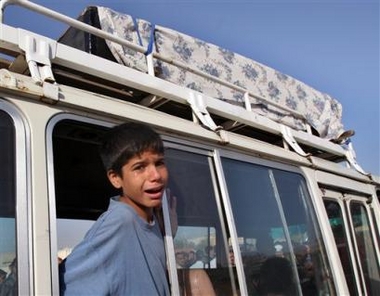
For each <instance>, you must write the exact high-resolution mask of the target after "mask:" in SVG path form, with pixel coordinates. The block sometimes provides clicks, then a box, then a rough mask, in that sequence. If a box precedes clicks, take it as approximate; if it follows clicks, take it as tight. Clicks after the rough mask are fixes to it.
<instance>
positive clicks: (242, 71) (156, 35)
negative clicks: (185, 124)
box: [97, 7, 343, 139]
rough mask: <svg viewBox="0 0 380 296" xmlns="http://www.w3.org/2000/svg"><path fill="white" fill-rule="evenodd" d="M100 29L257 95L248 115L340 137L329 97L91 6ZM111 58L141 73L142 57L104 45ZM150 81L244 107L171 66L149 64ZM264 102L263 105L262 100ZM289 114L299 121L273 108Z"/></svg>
mask: <svg viewBox="0 0 380 296" xmlns="http://www.w3.org/2000/svg"><path fill="white" fill-rule="evenodd" d="M97 9H98V16H99V21H100V27H101V29H102V30H104V31H107V32H109V33H112V34H114V35H116V36H118V37H121V38H124V39H126V40H128V41H130V42H133V43H135V44H138V45H141V46H144V47H146V48H147V50H148V51H149V50H150V49H151V50H154V51H156V52H158V53H160V54H161V55H164V56H165V57H168V58H170V59H173V60H177V61H180V62H182V63H184V64H187V65H189V67H195V68H196V69H198V70H201V71H204V72H205V73H207V74H210V75H213V76H215V77H217V78H219V79H222V80H225V81H227V82H229V83H232V84H234V85H237V86H240V87H242V88H244V89H246V90H247V91H248V92H249V93H251V94H255V96H256V95H257V96H259V99H258V98H255V97H254V96H250V97H249V102H250V105H251V110H252V112H256V113H258V114H260V115H263V116H266V117H268V118H270V119H272V120H274V121H276V122H279V123H283V124H285V125H287V126H289V127H291V128H293V129H296V130H307V125H310V126H311V127H312V128H313V130H314V132H315V133H316V134H318V135H319V136H320V137H322V138H326V139H335V138H337V137H338V136H339V135H340V134H342V132H343V125H342V121H341V117H342V106H341V104H340V103H339V102H338V101H336V100H335V99H334V98H332V97H331V96H329V95H327V94H324V93H322V92H319V91H317V90H315V89H313V88H312V87H310V86H308V85H306V84H304V83H303V82H301V81H299V80H297V79H294V78H293V77H290V76H288V75H285V74H283V73H280V72H278V71H276V70H274V69H272V68H270V67H267V66H265V65H263V64H260V63H258V62H255V61H253V60H251V59H249V58H246V57H244V56H241V55H239V54H236V53H233V52H231V51H229V50H226V49H223V48H221V47H219V46H216V45H213V44H210V43H207V42H204V41H201V40H199V39H196V38H194V37H191V36H188V35H185V34H182V33H179V32H177V31H175V30H172V29H168V28H164V27H161V26H157V25H156V26H154V25H153V24H151V23H150V22H148V21H145V20H142V19H134V18H133V17H132V16H130V15H127V14H122V13H118V12H116V11H113V10H111V9H109V8H105V7H97ZM106 42H107V45H108V47H109V49H110V50H111V52H112V54H113V56H114V57H115V59H116V60H117V61H118V62H119V63H121V64H124V65H126V66H128V67H131V68H134V69H137V70H139V71H143V72H147V63H146V58H145V55H144V54H142V53H138V52H136V51H134V50H131V49H128V48H126V47H124V46H121V45H118V44H116V43H113V42H110V41H106ZM154 63H155V70H156V73H157V74H156V76H157V77H160V78H162V79H164V80H167V81H170V82H173V83H175V84H177V85H181V86H184V87H188V88H191V89H194V90H196V91H199V92H201V93H204V94H207V95H208V96H211V97H214V98H217V99H220V100H223V101H225V102H229V103H231V104H234V105H239V106H241V107H242V108H245V106H246V105H245V100H244V92H242V91H240V90H239V91H238V90H233V89H231V88H229V87H227V86H223V85H221V84H219V83H217V82H213V81H211V80H209V79H207V78H203V77H201V76H199V75H196V74H193V73H192V72H190V71H187V70H185V69H182V68H180V67H177V66H175V65H172V64H169V63H165V62H162V61H158V60H155V61H154ZM263 99H264V100H263ZM271 102H274V103H275V104H277V105H281V106H284V107H286V108H287V109H291V110H295V111H296V112H297V113H299V114H301V115H302V116H303V119H300V118H297V116H294V115H292V113H291V112H288V111H284V110H282V108H278V107H276V106H273V105H272V104H271Z"/></svg>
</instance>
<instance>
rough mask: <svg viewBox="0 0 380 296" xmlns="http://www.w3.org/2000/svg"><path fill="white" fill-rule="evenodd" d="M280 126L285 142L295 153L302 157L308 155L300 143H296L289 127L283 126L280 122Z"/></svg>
mask: <svg viewBox="0 0 380 296" xmlns="http://www.w3.org/2000/svg"><path fill="white" fill-rule="evenodd" d="M280 127H281V134H282V137H283V139H284V140H285V143H286V144H288V145H289V146H290V147H292V148H293V150H294V151H295V152H296V153H298V154H299V155H301V156H304V157H308V156H310V153H306V152H305V151H303V149H302V148H301V147H300V145H298V143H297V141H296V139H294V137H293V135H292V131H291V129H290V127H288V126H285V125H283V124H280Z"/></svg>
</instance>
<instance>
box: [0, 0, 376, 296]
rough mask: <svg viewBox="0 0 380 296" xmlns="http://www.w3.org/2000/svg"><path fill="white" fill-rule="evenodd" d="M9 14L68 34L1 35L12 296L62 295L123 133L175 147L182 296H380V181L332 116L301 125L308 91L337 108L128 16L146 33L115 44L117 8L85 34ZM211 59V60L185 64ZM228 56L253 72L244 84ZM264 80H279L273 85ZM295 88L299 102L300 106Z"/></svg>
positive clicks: (0, 256) (102, 204) (102, 11)
mask: <svg viewBox="0 0 380 296" xmlns="http://www.w3.org/2000/svg"><path fill="white" fill-rule="evenodd" d="M8 4H18V5H21V6H23V7H26V8H28V9H31V10H34V11H37V12H39V13H41V14H43V15H47V16H49V17H52V18H55V19H56V20H57V21H63V22H66V23H67V24H68V25H69V26H70V28H69V29H68V31H67V32H66V33H65V34H64V35H63V36H62V38H61V39H60V40H59V42H57V41H55V40H51V39H49V38H46V37H43V36H40V35H37V34H34V33H33V32H29V31H26V30H22V29H17V28H14V27H11V26H8V25H6V24H4V23H3V24H1V25H0V52H1V53H2V54H3V55H2V58H1V61H0V67H1V69H0V164H1V165H0V269H2V270H4V271H5V272H6V273H7V276H8V278H9V279H12V278H13V280H14V290H13V292H12V293H13V295H58V294H59V279H58V264H59V263H58V260H57V257H60V258H61V259H63V258H64V257H65V256H66V255H67V254H68V253H70V250H71V249H72V248H73V247H74V246H75V245H76V244H77V243H78V242H79V241H80V240H81V239H82V237H83V235H84V234H85V233H86V231H87V229H88V228H89V227H90V226H91V225H92V223H93V222H94V220H96V219H97V217H98V216H99V215H100V214H101V213H102V212H103V211H104V210H105V209H106V207H107V206H108V200H109V197H110V196H112V195H114V194H115V192H114V191H113V188H112V187H111V186H110V184H108V181H107V178H106V174H105V171H104V169H103V167H102V164H101V161H100V158H99V156H98V153H97V148H98V143H99V139H100V137H101V136H102V134H103V133H104V132H106V131H107V129H109V128H110V127H112V126H113V125H115V124H118V123H121V122H126V121H138V122H144V123H148V124H150V125H151V126H152V127H153V128H154V129H155V130H157V131H158V132H159V133H160V134H161V135H162V138H163V139H164V142H165V147H166V163H167V166H168V168H169V172H170V180H169V186H168V189H169V190H170V194H171V195H174V196H175V197H176V198H177V208H176V213H177V217H176V220H177V223H178V230H177V231H176V233H175V234H173V233H171V228H170V226H169V222H170V219H171V218H170V217H169V215H168V213H169V209H168V203H167V199H165V202H164V207H163V212H164V215H165V222H166V225H165V228H166V236H165V243H166V250H167V260H168V275H169V280H170V284H171V290H172V294H173V295H191V294H194V291H193V290H192V289H193V287H194V285H195V284H196V283H195V282H196V281H197V280H198V283H202V284H201V286H199V287H198V289H199V290H200V291H201V290H202V289H203V288H205V287H203V286H202V285H204V283H208V284H210V285H211V290H208V291H209V293H210V291H213V293H214V294H215V295H263V294H264V293H265V292H269V290H270V289H274V290H273V291H272V292H273V293H277V294H278V295H380V251H379V244H380V240H379V236H380V227H379V223H380V205H379V195H380V193H379V192H380V179H379V178H378V177H376V176H373V175H371V174H367V173H365V172H363V170H362V169H361V167H360V165H359V164H358V163H357V162H356V160H355V157H354V155H355V154H354V150H353V147H352V144H351V143H350V141H349V134H350V133H349V132H345V131H344V130H343V129H342V126H341V124H340V122H339V121H338V122H334V121H333V117H334V118H335V119H336V117H335V115H336V114H333V113H327V114H326V113H323V114H314V115H315V117H310V116H308V115H310V114H305V113H304V112H305V109H309V111H310V108H309V106H308V105H307V104H308V103H309V102H308V98H309V95H310V94H311V93H313V96H315V97H314V98H318V99H320V100H322V99H323V100H326V101H324V104H325V105H326V106H327V104H331V106H332V107H331V108H330V109H331V112H335V111H336V110H338V111H339V103H338V102H336V101H335V100H333V99H332V98H330V97H326V96H322V95H321V96H320V95H319V93H318V92H317V91H315V90H311V89H310V88H309V87H308V86H306V85H304V84H303V83H301V82H299V81H296V80H295V79H293V78H291V77H287V76H284V75H280V74H279V73H277V72H276V71H274V70H273V69H270V68H266V67H265V66H263V65H260V64H258V63H255V62H252V61H248V60H245V58H244V57H241V56H238V55H236V54H233V53H230V52H226V51H223V50H221V49H220V48H218V47H216V46H214V45H211V44H208V43H205V42H200V41H199V40H196V39H192V38H191V37H189V36H185V35H183V34H180V33H178V32H174V31H172V30H169V29H166V28H162V27H157V26H156V27H155V28H153V26H151V25H150V24H149V22H146V21H144V20H137V22H136V20H133V19H131V18H129V17H128V16H126V15H119V18H118V20H120V19H122V20H123V22H135V23H136V24H137V27H140V28H142V29H141V31H140V29H136V26H135V27H133V28H134V29H132V31H131V32H130V33H131V36H130V37H131V38H129V39H128V40H129V41H127V39H126V37H125V36H124V37H123V36H120V35H118V34H119V32H118V29H117V28H118V27H117V26H116V25H117V22H115V23H114V24H112V26H114V28H116V29H115V32H112V33H107V32H109V31H106V30H101V29H102V27H103V26H111V24H110V23H104V20H105V19H107V18H106V16H107V14H109V13H112V14H113V15H115V13H114V12H113V11H111V10H110V9H107V8H99V7H90V8H88V9H86V10H85V11H84V13H82V15H81V16H80V19H81V20H84V21H85V23H83V22H79V21H77V20H74V19H70V18H68V17H66V16H64V15H61V14H59V13H57V12H54V11H51V10H49V9H46V8H44V7H41V6H39V5H36V4H33V3H32V2H30V1H4V0H3V1H1V2H0V5H1V6H2V7H1V11H2V12H3V11H4V9H5V8H6V6H7V5H8ZM89 15H91V16H92V17H91V18H87V16H89ZM86 19H90V20H91V21H86ZM108 19H109V18H108ZM86 23H87V24H86ZM88 24H91V25H92V26H90V25H88ZM94 26H95V27H94ZM96 27H97V28H96ZM147 28H148V29H147ZM103 29H104V28H103ZM81 30H84V31H85V32H82V31H81ZM152 32H153V33H154V34H152ZM153 35H155V36H154V38H155V39H152V38H153V37H152V36H153ZM173 36H174V37H173ZM172 37H173V38H174V39H173V38H172ZM102 38H105V39H106V40H107V41H104V40H103V39H102ZM152 40H153V41H152ZM173 40H175V41H173ZM111 41H112V42H111ZM173 42H174V43H173ZM175 42H177V43H175ZM159 46H163V48H158V47H159ZM196 46H197V47H196ZM170 48H172V49H173V48H174V49H175V50H174V52H170ZM200 48H201V49H202V50H203V53H200V54H205V52H206V51H204V49H207V50H209V51H208V52H209V53H210V52H211V54H213V55H212V56H213V58H214V59H213V60H214V61H216V62H215V64H208V66H209V67H203V68H202V67H198V66H199V65H198V64H197V60H195V58H194V57H193V56H191V55H187V54H188V53H189V52H193V51H196V50H200ZM184 49H186V50H188V51H189V52H184ZM121 52H122V53H123V54H120V53H121ZM217 52H219V53H218V54H217ZM218 55H219V56H218ZM231 59H234V65H236V64H238V63H240V62H241V63H243V62H244V63H246V64H245V65H248V66H247V67H246V68H244V69H245V72H244V74H246V75H245V76H244V75H243V76H241V77H239V78H236V76H234V75H242V72H239V71H238V69H236V68H231V67H230V66H231ZM210 60H211V59H210ZM186 61H188V63H186ZM218 67H223V69H224V71H219V69H220V68H218ZM210 69H211V70H212V71H209V70H210ZM238 72H239V73H240V74H239V73H238ZM226 73H227V74H228V73H229V74H231V77H224V76H223V75H224V74H226ZM247 73H248V74H249V75H248V74H247ZM218 75H219V76H218ZM260 75H267V76H266V77H267V78H268V77H269V78H270V79H273V81H271V82H269V83H266V85H264V86H262V85H260V83H259V82H258V81H259V80H260V79H257V78H258V77H260ZM222 76H223V77H222ZM235 78H236V79H240V80H239V81H241V83H240V84H239V83H237V84H236V83H232V82H231V81H234V79H235ZM269 78H268V79H269ZM229 79H230V81H229ZM252 79H253V80H255V81H256V82H255V83H254V84H252V86H251V84H250V83H251V82H252V81H253V80H252ZM293 88H294V89H293ZM284 90H286V91H287V92H289V93H292V92H296V93H297V95H294V98H295V101H294V102H292V104H290V105H289V104H288V105H284V104H282V103H281V100H282V99H283V98H281V93H284ZM277 99H278V100H277ZM297 100H298V101H297ZM311 101H312V100H311ZM302 104H304V105H302ZM301 105H302V106H303V107H302V106H301ZM292 106H293V107H294V108H292ZM325 110H326V109H325ZM325 110H324V111H325ZM314 111H315V110H314ZM316 112H317V111H316ZM338 113H339V112H338ZM321 116H331V121H329V124H328V126H323V123H322V122H323V121H324V122H325V120H320V117H321ZM325 119H326V118H325ZM338 120H339V118H338ZM345 136H346V137H345ZM272 268H274V271H272V270H271V269H272ZM197 271H198V273H197ZM278 274H280V276H278ZM194 275H196V276H198V277H199V278H196V279H194V278H193V276H194ZM271 276H275V278H271ZM200 277H202V280H200ZM268 282H269V284H268ZM0 289H1V288H0ZM208 289H210V287H208ZM0 295H2V294H1V293H0ZM198 295H199V294H198Z"/></svg>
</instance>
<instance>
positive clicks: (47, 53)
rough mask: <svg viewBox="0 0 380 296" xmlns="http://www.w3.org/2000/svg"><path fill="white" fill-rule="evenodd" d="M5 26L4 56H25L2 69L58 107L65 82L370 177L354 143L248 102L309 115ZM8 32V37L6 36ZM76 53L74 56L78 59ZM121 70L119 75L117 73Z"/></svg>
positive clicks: (0, 8) (12, 1)
mask: <svg viewBox="0 0 380 296" xmlns="http://www.w3.org/2000/svg"><path fill="white" fill-rule="evenodd" d="M8 5H19V6H21V7H24V8H27V9H30V10H32V11H35V12H37V13H40V14H42V15H45V16H47V17H49V18H52V19H55V20H58V21H61V22H63V23H66V24H68V25H69V26H71V27H73V28H76V29H79V30H82V31H85V32H87V33H90V34H93V35H95V36H98V37H100V38H103V39H105V40H109V41H112V42H115V43H117V44H120V45H123V46H126V47H128V48H129V49H131V50H134V51H136V52H139V53H142V54H144V53H145V52H146V48H145V47H144V46H141V45H137V44H135V43H132V42H129V41H127V40H125V39H123V38H120V37H118V36H115V35H112V34H110V33H107V32H105V31H102V30H101V29H98V28H95V27H93V26H90V25H88V24H85V23H83V22H81V21H79V20H76V19H73V18H70V17H67V16H65V15H63V14H60V13H58V12H55V11H53V10H50V9H47V8H45V7H43V6H40V5H37V4H35V3H33V2H30V1H26V0H3V1H1V2H0V20H1V22H2V23H3V18H4V16H3V14H4V10H5V8H6V7H7V6H8ZM1 26H2V27H1V30H2V32H1V33H2V34H1V36H2V37H1V38H2V39H3V42H2V46H1V47H2V48H1V49H0V50H1V51H2V52H5V53H7V54H11V55H13V56H18V55H20V54H21V58H20V56H19V57H17V58H16V59H15V61H14V62H13V63H12V64H8V63H7V62H4V61H3V62H2V64H1V66H2V67H7V68H11V70H12V71H15V72H19V73H22V72H25V71H28V72H29V73H30V75H31V76H32V77H33V78H35V80H36V82H37V83H40V84H42V85H43V86H44V89H46V97H47V98H49V99H51V100H53V101H56V100H58V88H55V87H54V85H55V83H56V82H60V83H61V82H65V83H68V84H69V85H74V86H77V87H79V88H80V87H86V86H87V88H88V89H91V90H93V91H94V90H95V91H99V93H103V94H107V95H112V96H114V97H116V98H120V99H124V100H126V99H127V100H129V101H132V102H134V103H138V104H142V105H145V106H149V107H151V108H155V109H158V110H160V111H163V112H166V113H169V114H172V115H176V116H180V117H183V118H187V119H189V120H193V121H194V120H195V121H199V122H200V123H201V124H203V125H204V126H206V127H208V128H209V129H211V130H214V131H215V132H216V133H218V134H219V136H220V139H221V141H222V142H225V143H226V142H228V137H227V136H226V134H225V133H224V131H225V130H228V131H231V132H235V133H239V134H243V135H246V136H250V137H254V138H257V139H259V140H263V141H266V142H269V143H271V144H275V145H278V146H281V147H284V148H285V149H290V148H291V149H292V150H294V151H295V152H296V153H298V154H299V155H301V156H304V157H308V156H311V155H312V156H316V157H319V158H322V159H327V160H330V161H333V162H341V161H347V162H348V164H349V166H351V167H353V168H354V169H356V170H357V171H358V172H360V173H362V174H366V173H365V172H364V171H363V169H362V168H361V167H360V165H359V164H358V163H357V162H356V157H355V152H354V150H353V147H352V143H351V142H350V141H349V138H346V139H343V140H342V141H341V143H340V144H335V143H333V142H332V141H330V140H327V139H323V138H321V137H318V136H315V135H313V134H312V131H311V129H310V128H308V129H307V130H306V131H299V130H294V129H292V128H289V127H288V126H286V125H284V124H281V123H278V122H275V121H273V120H271V119H269V118H266V117H264V116H262V115H260V114H255V113H253V112H251V110H250V104H249V103H248V101H249V97H253V98H255V99H258V100H259V101H263V102H265V103H267V104H268V105H271V106H274V107H276V108H278V109H281V110H284V111H285V112H287V113H291V114H292V115H293V116H294V117H296V118H298V119H301V120H303V121H305V117H304V115H302V114H300V113H299V112H297V111H296V110H292V109H289V108H286V107H284V106H282V105H279V104H276V103H275V102H272V101H270V100H267V99H266V98H264V97H261V96H259V95H257V94H255V93H252V92H251V91H249V90H247V89H245V88H243V87H241V86H238V85H235V84H232V83H230V82H228V81H224V80H222V79H219V78H218V77H215V76H213V75H210V74H207V73H205V72H202V71H200V70H198V69H196V68H193V67H190V66H189V65H187V64H185V63H183V62H181V61H177V60H173V59H171V58H169V57H165V56H164V55H163V54H160V53H157V52H154V51H152V52H151V53H150V54H148V55H146V59H147V65H148V73H142V72H139V71H137V70H135V69H131V68H128V67H125V66H122V65H119V64H115V63H114V62H110V61H107V60H105V59H101V60H97V59H100V58H99V57H96V56H93V55H90V54H88V53H86V52H81V53H80V54H79V53H77V51H78V50H76V49H74V48H69V47H67V46H64V45H62V44H60V43H57V42H55V41H53V40H51V39H48V38H45V37H42V36H39V35H36V34H33V33H30V32H27V31H24V30H19V31H18V32H19V34H15V31H14V30H16V29H14V28H11V27H9V26H7V25H5V24H2V25H1ZM6 32H9V33H8V34H6ZM17 36H19V37H17ZM74 51H75V54H73V53H74ZM24 55H25V57H24ZM23 57H24V58H23ZM153 58H154V59H157V60H160V61H163V62H166V63H169V64H172V65H175V66H177V67H180V68H182V69H184V70H186V71H188V72H191V73H193V74H196V75H199V76H202V77H204V78H206V79H208V80H211V81H213V82H216V83H219V84H221V85H223V86H226V87H229V88H231V89H233V90H237V91H240V92H242V93H244V100H245V109H244V108H241V107H239V106H234V105H231V104H229V103H226V102H223V101H221V100H218V99H215V98H213V97H210V96H208V95H206V94H202V93H199V92H197V91H194V90H193V89H190V88H186V87H184V86H179V85H175V84H173V83H171V82H168V81H163V80H162V79H160V78H157V77H155V74H154V72H155V71H154V68H153V63H152V59H153ZM88 59H92V60H94V61H93V62H89V63H83V61H84V60H88ZM95 61H96V62H95ZM98 61H101V64H102V66H99V65H98V63H97V62H98ZM26 64H27V65H28V66H27V69H26V68H25V65H26ZM116 68H117V69H118V71H116V72H115V69H116ZM114 73H118V75H117V76H116V75H115V74H114ZM118 76H120V77H118ZM58 80H59V81H58Z"/></svg>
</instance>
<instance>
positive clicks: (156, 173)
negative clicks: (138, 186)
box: [149, 165, 161, 180]
mask: <svg viewBox="0 0 380 296" xmlns="http://www.w3.org/2000/svg"><path fill="white" fill-rule="evenodd" d="M149 178H150V179H151V180H158V179H160V178H161V172H160V170H159V169H158V168H157V167H156V166H154V165H152V166H151V167H150V169H149Z"/></svg>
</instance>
